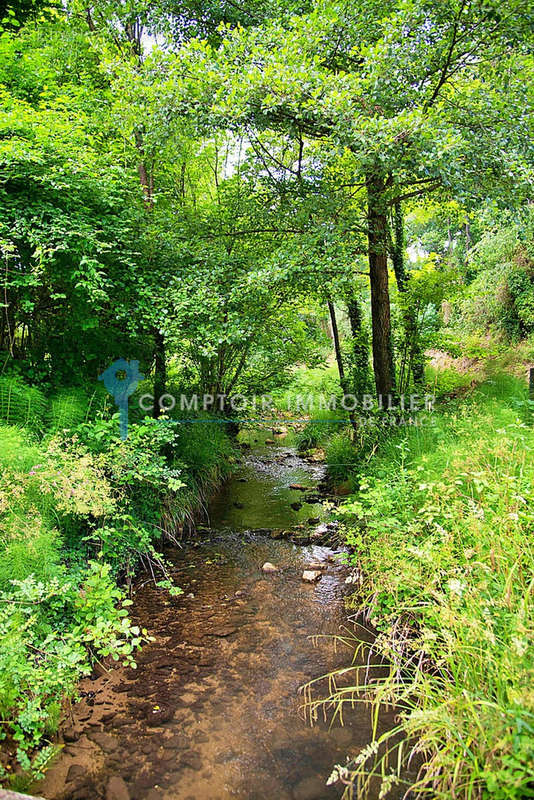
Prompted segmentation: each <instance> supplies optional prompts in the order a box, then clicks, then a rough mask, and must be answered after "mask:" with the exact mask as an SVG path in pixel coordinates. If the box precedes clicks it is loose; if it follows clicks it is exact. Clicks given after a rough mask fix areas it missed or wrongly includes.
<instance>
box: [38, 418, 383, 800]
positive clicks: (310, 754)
mask: <svg viewBox="0 0 534 800" xmlns="http://www.w3.org/2000/svg"><path fill="white" fill-rule="evenodd" d="M258 436H259V434H258V435H257V436H256V441H255V442H253V443H252V448H251V449H250V450H248V451H246V454H245V456H244V459H243V463H242V465H241V467H240V469H239V471H238V472H237V473H236V475H235V476H234V477H233V479H232V480H230V481H229V482H228V483H226V484H225V485H224V487H223V488H222V490H221V491H220V493H219V494H218V496H217V497H215V498H214V500H213V502H212V504H211V507H210V509H209V514H208V517H209V518H208V525H209V532H208V531H207V530H206V531H205V532H204V538H203V539H201V541H200V542H194V543H190V544H185V545H184V547H183V548H172V549H170V550H168V551H167V552H166V555H167V557H168V559H169V560H170V562H171V564H172V566H173V577H174V578H175V580H176V583H177V584H178V585H179V586H180V587H182V589H183V590H184V594H183V595H181V596H179V597H176V598H170V597H169V596H168V595H167V594H166V593H165V592H163V591H161V590H158V589H157V588H156V587H155V586H154V585H153V582H152V581H148V580H147V578H146V575H145V576H143V578H142V579H141V580H140V581H139V582H138V584H137V586H136V590H135V603H134V606H133V614H132V616H133V617H134V620H135V622H136V623H137V624H140V625H142V626H144V627H146V628H147V629H148V631H149V633H150V634H151V635H152V636H154V637H155V641H154V642H152V643H150V644H148V645H146V646H145V647H144V648H143V651H142V652H141V653H140V654H139V656H138V657H137V659H136V660H137V663H138V668H137V669H136V670H134V669H131V668H123V667H121V668H117V669H114V670H111V671H109V672H106V671H105V670H104V669H99V670H98V673H95V674H94V675H93V676H92V678H90V679H87V680H85V681H83V683H82V686H81V689H82V700H81V702H79V703H77V704H76V705H74V706H73V707H72V711H71V719H70V720H69V721H67V723H66V724H65V726H64V727H63V729H62V737H63V740H64V747H63V749H62V751H61V753H60V755H59V756H58V757H57V758H56V760H55V762H54V763H53V765H52V766H51V768H50V769H49V771H48V772H47V774H46V777H45V779H44V781H42V782H41V784H40V785H39V786H37V787H36V788H35V789H34V791H35V792H36V793H38V794H40V795H41V796H43V797H45V798H47V800H100V799H102V800H225V799H226V798H237V799H238V800H328V798H339V797H340V795H341V791H342V790H341V789H340V787H339V785H336V786H327V785H326V780H327V778H328V776H329V775H330V773H331V771H332V767H333V766H334V765H335V764H337V763H341V764H343V763H345V761H346V756H347V754H352V755H355V754H357V753H358V751H359V750H360V749H361V747H362V746H364V745H365V744H366V743H367V742H368V740H369V712H368V710H365V709H364V707H363V706H357V708H356V709H355V710H354V711H352V712H351V714H349V715H348V717H346V718H345V719H344V722H345V725H343V726H342V725H341V724H340V723H339V721H338V720H336V721H335V722H334V723H332V724H328V723H327V722H325V721H324V720H322V719H319V720H318V721H317V722H316V723H315V724H314V725H313V727H311V726H310V724H309V722H308V721H307V720H306V719H305V715H304V713H303V711H302V708H301V706H302V702H303V696H302V694H301V693H299V687H300V686H302V685H303V684H305V683H306V682H307V681H309V680H311V679H313V678H316V677H318V676H321V675H323V674H324V673H326V672H328V671H329V670H330V669H332V668H334V667H335V666H339V665H341V664H343V663H345V664H347V663H349V660H350V653H348V652H347V651H346V650H344V649H343V648H342V649H341V652H339V651H337V652H336V649H335V647H334V644H333V641H332V639H331V637H330V636H329V635H330V634H335V633H337V632H339V631H340V628H341V627H342V626H343V624H344V621H345V619H346V612H345V611H344V606H343V595H344V591H345V583H344V580H345V577H346V574H347V570H346V567H344V566H343V565H342V564H341V563H340V561H339V559H337V558H336V553H335V552H334V550H332V549H331V548H330V547H326V546H324V545H319V544H308V545H306V546H300V545H297V544H294V543H293V542H291V541H288V540H287V539H273V538H270V536H269V535H268V534H267V533H266V532H260V531H259V529H261V528H267V529H276V528H279V527H280V528H282V527H283V528H288V527H290V526H299V525H304V526H306V528H307V529H308V530H310V529H311V527H310V526H312V524H313V523H315V522H317V519H318V518H321V517H324V514H325V511H324V508H323V506H322V505H321V504H319V503H315V502H314V497H313V493H312V496H311V498H310V500H311V501H310V502H304V493H303V491H299V490H297V489H292V488H290V487H291V485H294V484H301V485H304V486H307V487H309V488H310V489H313V487H316V486H317V484H318V482H319V481H320V480H321V478H322V476H323V467H322V465H319V464H313V463H308V462H307V461H304V460H303V459H302V458H300V457H299V456H298V455H297V453H296V451H295V450H294V449H293V448H291V447H289V446H287V445H286V444H284V442H283V440H279V441H277V442H276V444H265V443H264V442H263V439H264V438H265V437H263V438H260V439H259V440H258ZM291 504H293V505H294V506H295V507H294V508H292V505H291ZM298 506H300V507H298ZM308 520H311V522H308ZM306 528H305V529H306ZM296 530H297V531H298V530H299V529H298V528H296ZM267 561H269V562H272V563H273V564H274V565H275V566H276V567H278V571H276V572H273V573H269V574H265V573H264V572H263V571H262V565H263V564H264V563H265V562H267ZM313 562H322V563H323V564H324V566H325V569H324V570H323V577H322V578H321V580H319V581H318V582H317V583H314V584H307V583H305V582H303V580H302V572H303V570H304V569H305V568H306V567H307V566H309V565H310V564H312V563H313ZM314 636H319V637H322V636H325V638H319V639H317V640H313V639H312V637H314ZM325 690H326V686H325Z"/></svg>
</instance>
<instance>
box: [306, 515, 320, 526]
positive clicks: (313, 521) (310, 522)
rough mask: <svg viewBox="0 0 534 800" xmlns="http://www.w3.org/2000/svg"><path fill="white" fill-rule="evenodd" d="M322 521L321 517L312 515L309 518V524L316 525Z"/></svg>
mask: <svg viewBox="0 0 534 800" xmlns="http://www.w3.org/2000/svg"><path fill="white" fill-rule="evenodd" d="M320 521H321V518H320V517H310V518H309V519H308V525H315V524H316V523H317V522H320Z"/></svg>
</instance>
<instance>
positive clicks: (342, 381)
mask: <svg viewBox="0 0 534 800" xmlns="http://www.w3.org/2000/svg"><path fill="white" fill-rule="evenodd" d="M328 311H329V313H330V324H331V326H332V338H333V339H334V350H335V352H336V361H337V368H338V372H339V385H340V386H341V391H342V392H343V394H344V395H349V394H350V392H349V387H348V385H347V375H346V372H345V365H344V364H343V353H342V352H341V344H340V341H339V330H338V327H337V319H336V309H335V308H334V304H333V303H332V301H331V300H328ZM347 413H348V415H349V420H350V423H351V425H352V427H353V428H354V429H355V430H356V421H355V419H354V412H353V411H348V412H347Z"/></svg>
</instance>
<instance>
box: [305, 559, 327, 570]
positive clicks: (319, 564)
mask: <svg viewBox="0 0 534 800" xmlns="http://www.w3.org/2000/svg"><path fill="white" fill-rule="evenodd" d="M306 569H307V570H316V569H328V564H325V563H324V561H313V562H312V563H311V564H308V565H307V567H306Z"/></svg>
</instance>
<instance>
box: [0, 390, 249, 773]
mask: <svg viewBox="0 0 534 800" xmlns="http://www.w3.org/2000/svg"><path fill="white" fill-rule="evenodd" d="M2 391H4V394H2ZM35 392H37V394H35ZM35 392H34V391H33V390H31V389H29V390H28V389H27V387H25V386H24V385H23V384H22V383H20V382H19V381H11V383H9V382H8V381H7V380H6V381H4V382H3V383H1V382H0V419H1V418H2V417H3V418H4V419H5V421H6V423H9V424H0V740H5V747H4V748H3V749H2V757H1V758H0V781H1V780H7V781H8V782H10V783H12V785H15V783H16V785H17V786H18V787H20V786H21V785H22V784H21V774H20V773H21V770H22V773H23V774H24V773H25V774H27V775H28V776H29V777H36V776H38V775H39V774H40V772H41V770H42V769H43V768H44V766H45V765H46V763H47V762H48V759H49V756H50V753H51V752H52V751H53V744H52V738H51V737H52V735H53V733H54V731H55V730H56V728H57V726H58V724H59V721H60V717H61V708H62V701H63V699H64V698H65V697H70V696H73V695H75V693H76V686H77V683H78V681H79V679H80V678H81V677H82V676H84V675H87V674H89V672H90V671H91V670H92V665H93V664H94V662H95V661H98V660H101V659H111V660H120V661H122V662H123V663H125V664H128V665H130V666H135V650H136V649H137V648H138V647H139V646H140V645H141V644H142V643H143V641H145V640H146V639H147V632H146V631H145V630H139V628H137V627H136V626H132V625H131V623H130V620H129V618H128V610H127V606H128V605H129V604H130V600H129V599H128V598H127V590H126V589H123V588H121V587H122V586H124V585H125V584H127V583H128V582H129V581H130V579H131V577H132V576H133V575H134V573H135V572H136V570H137V569H139V568H140V567H143V566H144V567H146V568H147V569H149V570H150V572H151V574H153V575H154V580H156V582H157V583H158V585H160V586H162V587H163V588H165V589H167V590H169V591H170V592H171V593H172V594H179V593H180V591H181V590H180V589H179V588H178V587H176V586H174V584H173V583H172V581H171V580H170V578H169V575H168V573H167V570H166V562H165V558H164V555H162V553H161V552H160V551H161V543H162V542H163V541H164V539H170V540H176V538H177V537H179V536H180V535H181V533H182V530H183V526H184V525H185V524H187V523H188V522H190V521H191V520H192V518H193V515H194V513H195V511H196V510H198V509H199V507H201V506H202V505H203V504H204V503H205V502H206V500H207V498H208V496H209V494H210V492H211V491H212V490H213V489H214V487H215V486H216V484H217V483H218V482H220V481H221V480H222V479H223V478H224V477H225V476H226V475H228V474H229V472H230V471H231V469H232V463H233V461H234V459H235V453H234V449H233V446H232V445H231V443H230V440H229V439H228V438H227V436H226V435H225V434H224V431H223V430H222V429H221V426H219V425H212V424H209V423H207V422H205V423H202V422H199V423H189V424H185V423H181V422H179V421H171V420H166V419H160V420H154V419H152V418H145V419H141V420H140V421H138V422H136V423H134V424H131V425H130V427H129V436H128V439H127V440H126V441H122V440H121V439H120V436H119V426H118V419H117V415H114V416H113V417H111V418H106V417H105V416H103V415H102V414H101V413H99V410H98V409H99V404H98V403H96V404H95V405H93V406H92V405H91V403H92V401H93V400H94V398H93V397H92V396H91V395H90V393H88V392H84V391H83V390H78V389H77V390H73V391H72V392H71V391H70V390H63V391H61V392H60V393H59V394H56V395H55V396H54V397H52V399H51V401H50V402H49V403H48V404H47V403H46V402H42V400H43V397H44V396H42V395H41V393H40V392H38V390H35ZM33 414H37V417H36V420H37V421H35V419H34V418H33V416H32V415H33ZM32 419H33V423H32V424H30V421H31V420H32ZM12 756H14V757H15V761H16V762H17V764H18V766H17V768H16V769H15V770H14V772H16V773H17V775H16V780H15V783H13V780H11V778H10V771H11V770H12V768H13V766H14V765H13V759H12ZM23 783H24V781H23Z"/></svg>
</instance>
